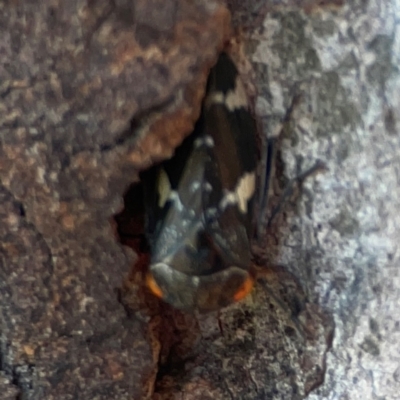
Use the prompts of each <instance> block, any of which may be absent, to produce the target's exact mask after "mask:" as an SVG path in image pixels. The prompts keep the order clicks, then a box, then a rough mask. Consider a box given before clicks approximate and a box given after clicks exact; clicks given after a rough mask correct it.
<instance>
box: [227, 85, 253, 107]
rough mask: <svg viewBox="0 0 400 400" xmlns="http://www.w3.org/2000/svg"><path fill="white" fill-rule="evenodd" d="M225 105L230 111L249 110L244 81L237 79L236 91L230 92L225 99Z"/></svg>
mask: <svg viewBox="0 0 400 400" xmlns="http://www.w3.org/2000/svg"><path fill="white" fill-rule="evenodd" d="M225 104H226V107H227V109H228V110H229V111H235V110H236V109H237V108H247V106H248V104H247V96H246V91H245V90H244V87H243V83H242V81H241V80H240V79H239V78H237V79H236V85H235V90H230V91H229V92H228V93H227V94H226V97H225Z"/></svg>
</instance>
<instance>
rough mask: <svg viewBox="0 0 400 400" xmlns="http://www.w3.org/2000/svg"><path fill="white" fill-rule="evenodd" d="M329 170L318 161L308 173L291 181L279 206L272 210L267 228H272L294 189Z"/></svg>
mask: <svg viewBox="0 0 400 400" xmlns="http://www.w3.org/2000/svg"><path fill="white" fill-rule="evenodd" d="M326 169H327V167H326V165H325V164H324V163H323V162H322V161H321V160H318V161H317V162H316V163H315V164H314V165H313V166H312V167H311V168H309V169H307V170H306V171H304V172H302V173H301V174H300V175H298V176H296V177H295V178H293V179H291V180H290V181H289V183H288V184H287V186H286V188H285V190H284V191H283V193H282V195H281V197H280V199H279V202H278V204H277V205H276V206H275V207H274V208H273V209H272V211H271V215H270V217H269V219H268V223H267V227H270V226H271V224H272V222H273V220H274V218H275V217H276V216H277V215H278V214H279V212H280V211H281V210H282V207H283V206H284V205H285V203H286V202H287V201H288V199H289V198H290V197H291V196H292V194H293V192H294V188H295V187H296V186H300V185H301V184H302V183H303V182H304V180H305V179H307V178H308V177H309V176H311V175H313V174H315V173H317V172H321V171H325V170H326Z"/></svg>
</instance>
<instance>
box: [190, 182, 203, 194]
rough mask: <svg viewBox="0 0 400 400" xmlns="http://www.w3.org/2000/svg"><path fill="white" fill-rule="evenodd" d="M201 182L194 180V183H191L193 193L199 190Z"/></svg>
mask: <svg viewBox="0 0 400 400" xmlns="http://www.w3.org/2000/svg"><path fill="white" fill-rule="evenodd" d="M200 186H201V185H200V182H199V181H194V182H192V184H191V185H190V191H191V192H192V193H194V192H196V191H197V190H199V189H200Z"/></svg>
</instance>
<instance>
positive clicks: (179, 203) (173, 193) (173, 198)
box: [169, 190, 184, 211]
mask: <svg viewBox="0 0 400 400" xmlns="http://www.w3.org/2000/svg"><path fill="white" fill-rule="evenodd" d="M169 199H170V200H171V201H173V202H174V204H175V205H176V208H177V209H178V210H179V211H183V209H184V207H183V204H182V201H181V199H180V197H179V194H178V192H177V191H176V190H171V192H170V195H169Z"/></svg>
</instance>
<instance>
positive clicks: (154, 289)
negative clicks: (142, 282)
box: [146, 272, 164, 299]
mask: <svg viewBox="0 0 400 400" xmlns="http://www.w3.org/2000/svg"><path fill="white" fill-rule="evenodd" d="M146 285H147V287H148V288H149V289H150V291H151V293H153V294H154V295H155V296H157V297H158V298H160V299H162V298H163V297H164V293H163V291H162V290H161V288H160V286H158V284H157V282H156V281H155V279H154V277H153V275H152V274H151V273H150V272H149V273H148V274H147V275H146Z"/></svg>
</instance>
